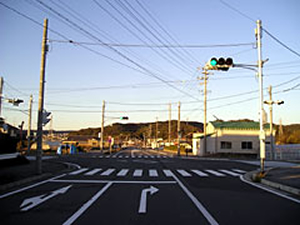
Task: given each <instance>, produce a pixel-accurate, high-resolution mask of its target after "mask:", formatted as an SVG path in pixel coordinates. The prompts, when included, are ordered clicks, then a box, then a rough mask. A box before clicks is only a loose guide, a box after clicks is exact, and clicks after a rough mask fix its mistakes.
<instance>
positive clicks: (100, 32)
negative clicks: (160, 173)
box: [0, 0, 300, 130]
mask: <svg viewBox="0 0 300 225" xmlns="http://www.w3.org/2000/svg"><path fill="white" fill-rule="evenodd" d="M0 2H2V3H4V4H6V5H7V6H9V7H11V8H13V9H15V10H17V11H18V12H20V13H22V14H24V15H26V16H28V17H30V18H32V19H34V20H35V21H37V22H39V23H43V19H44V18H48V19H49V28H50V29H52V30H54V31H56V32H59V33H60V34H62V35H63V36H64V37H66V38H67V39H68V40H73V41H75V42H81V43H82V42H88V43H94V44H99V43H100V42H99V41H103V42H105V43H109V44H123V45H142V47H141V46H140V47H132V46H131V47H128V46H125V47H124V46H122V47H120V46H114V47H113V48H114V49H116V50H117V51H118V52H119V53H121V54H122V56H121V55H120V54H118V53H116V51H114V50H112V49H109V48H107V47H105V46H101V45H86V44H80V45H78V44H77V45H74V44H69V43H61V42H58V41H63V40H64V39H63V38H62V37H61V36H59V35H57V34H56V33H54V32H52V31H51V30H50V31H49V37H48V39H49V40H50V43H49V47H50V48H49V52H48V54H47V65H46V84H45V88H46V91H45V108H46V109H47V110H48V111H51V112H52V114H53V117H54V119H53V127H54V129H58V130H64V129H80V128H87V127H99V126H100V124H101V108H102V101H103V100H105V101H106V116H107V118H106V121H105V123H106V125H107V124H111V123H114V122H120V120H118V119H116V118H117V117H119V116H129V119H130V120H129V121H123V122H149V121H155V120H156V117H158V119H159V120H164V121H165V120H167V119H168V104H169V103H172V119H177V102H178V101H181V103H182V105H181V109H182V112H181V119H182V120H189V121H200V122H202V121H203V111H202V109H203V101H202V100H203V95H202V92H201V90H203V86H201V85H200V83H201V81H200V80H198V79H197V77H201V71H199V70H198V69H197V68H198V67H201V66H203V65H204V64H205V62H206V61H208V60H209V59H210V58H211V57H212V56H217V57H219V56H224V57H227V56H231V57H232V58H233V59H234V62H235V63H246V64H255V63H256V62H257V50H256V49H255V48H253V46H251V45H244V46H239V47H226V48H225V47H208V45H217V44H238V43H254V42H255V35H254V29H255V27H256V24H255V20H257V19H260V20H262V24H263V27H264V28H265V29H266V30H267V31H269V32H270V33H271V34H272V35H274V36H275V37H276V38H278V39H279V40H280V41H282V42H283V43H285V44H286V45H287V46H289V47H290V48H291V49H293V50H295V51H296V52H298V53H299V52H300V41H299V40H300V39H299V37H300V29H299V28H300V26H299V21H300V16H299V9H300V2H299V1H297V0H277V1H271V0H253V1H240V0H224V1H220V0H202V1H199V0H186V1H179V0H176V1H174V0H172V1H171V0H164V1H161V0H152V1H146V0H138V2H139V3H140V4H138V3H137V1H136V0H127V1H125V0H121V1H120V0H110V1H106V0H98V1H97V2H98V5H97V4H96V3H95V2H94V1H93V0H84V1H83V0H78V1H71V0H65V1H61V0H51V1H50V0H49V1H43V2H45V4H46V6H48V7H50V8H51V10H54V11H55V12H58V13H59V15H55V12H54V11H51V10H49V8H46V7H45V5H42V4H41V3H39V1H35V0H22V1H19V0H18V1H17V0H10V1H3V0H0ZM108 2H109V3H110V4H111V5H109V4H108ZM226 4H228V5H230V6H232V7H234V9H237V10H239V12H237V11H235V10H233V9H232V8H230V7H228V6H226ZM99 6H102V7H103V8H104V9H105V10H106V11H104V10H103V9H101V8H100V7H99ZM130 6H131V7H132V8H134V9H135V11H133V9H132V8H130ZM141 6H143V7H144V9H146V10H148V11H147V12H150V13H151V15H152V16H153V17H154V18H155V21H156V22H158V23H159V24H160V26H161V27H163V28H164V30H167V31H168V34H169V35H167V34H166V33H165V32H164V31H163V30H162V29H161V27H159V26H158V25H157V24H156V23H155V22H154V20H152V19H151V17H149V16H148V14H147V13H146V12H145V11H144V10H143V8H141ZM113 7H115V9H117V10H118V11H116V10H115V9H114V8H113ZM126 7H127V8H126ZM129 9H130V10H129ZM70 10H72V12H76V15H77V17H73V16H72V14H68V12H70ZM107 12H109V13H110V15H109V14H108V13H107ZM130 12H131V13H132V14H134V15H135V17H131V16H132V14H130ZM137 13H139V14H137ZM61 15H62V16H63V17H60V16H61ZM73 15H74V14H73ZM78 15H80V18H79V19H80V20H78ZM141 16H142V17H141ZM86 19H87V20H86ZM116 20H118V21H120V22H122V25H121V24H119V23H118V22H117V21H116ZM253 20H254V21H253ZM69 21H72V24H73V27H72V25H69V24H68V23H69ZM82 21H83V22H84V23H83V22H82ZM129 21H130V22H129ZM139 21H140V23H139ZM141 23H142V24H143V25H142V24H141ZM74 24H76V25H75V26H77V25H78V26H80V29H83V30H84V32H82V30H78V29H76V27H74ZM133 24H134V26H133ZM77 28H78V27H77ZM156 31H158V34H157V33H156ZM133 33H134V34H135V35H133ZM0 34H1V35H0V76H2V77H3V78H4V93H3V94H4V98H6V99H7V98H21V99H23V100H24V101H25V102H24V103H23V104H21V105H20V106H19V107H14V106H12V105H10V104H9V103H7V102H4V103H3V104H2V116H3V117H4V118H5V119H6V120H7V122H9V123H11V124H13V125H18V124H20V123H21V121H24V122H25V126H27V115H26V112H24V111H23V112H21V111H18V110H27V109H28V100H29V96H30V94H33V96H34V105H33V110H34V111H33V112H34V114H33V127H34V128H36V121H37V106H38V104H37V103H38V89H39V76H40V72H39V71H40V60H41V39H42V27H41V26H39V25H37V24H35V23H33V22H32V21H29V20H28V19H25V18H24V17H22V16H20V15H18V14H16V13H15V12H12V11H11V10H9V9H7V8H6V7H4V6H3V5H0ZM152 34H154V35H155V36H153V35H152ZM171 38H172V39H171ZM157 39H160V41H159V40H157ZM262 41H263V58H264V59H267V58H268V59H269V61H268V62H267V63H266V64H265V66H264V87H265V88H267V87H268V86H269V85H273V86H274V88H273V92H274V95H273V99H274V100H284V101H285V104H284V105H281V106H276V105H275V106H274V122H275V123H279V120H280V119H282V121H283V123H284V124H291V123H300V116H299V111H300V105H299V97H300V95H299V94H300V92H299V89H300V86H297V85H298V84H299V83H300V69H299V68H298V67H299V66H300V57H299V56H297V55H296V54H293V53H292V52H291V51H289V50H287V49H285V48H284V47H283V46H281V45H279V44H278V43H276V41H274V40H273V39H272V38H271V37H270V36H268V35H267V34H266V33H263V39H262ZM145 44H146V45H156V46H157V45H162V44H164V45H170V44H171V45H178V44H180V45H194V47H193V48H184V50H183V49H182V48H169V49H167V48H149V47H145ZM195 45H196V46H198V47H197V48H196V47H195ZM202 45H204V46H206V48H200V46H202ZM82 46H83V47H88V48H89V49H90V50H91V51H89V50H87V49H86V48H83V47H82ZM95 51H96V52H97V53H95ZM100 54H103V55H105V56H107V57H110V58H111V59H113V60H117V61H118V62H121V63H122V64H125V65H126V66H124V65H121V64H120V63H118V62H116V61H112V60H110V59H108V58H105V57H103V56H101V55H100ZM123 56H125V57H123ZM128 60H129V61H128ZM133 61H134V64H133V63H132V62H133ZM128 66H130V67H131V68H128ZM132 68H134V69H132ZM144 68H146V69H147V71H148V72H144V73H141V72H139V71H141V70H143V69H144ZM137 70H139V71H137ZM145 73H146V74H145ZM154 76H155V77H156V78H155V77H154ZM157 77H158V78H159V79H157ZM162 80H164V81H167V82H168V83H169V85H167V84H165V83H164V82H163V81H162ZM170 85H171V86H170ZM173 87H176V89H174V88H173ZM291 88H292V89H291ZM208 90H209V94H208V120H214V119H215V118H214V116H213V115H215V116H216V117H218V118H220V119H223V120H232V119H242V118H249V119H253V120H257V121H258V106H259V103H258V80H257V79H256V77H255V72H254V71H251V70H244V69H238V68H232V69H230V70H229V71H228V72H218V71H214V74H213V75H210V78H209V83H208ZM251 91H255V92H254V93H250V94H245V93H247V92H251ZM185 93H188V95H186V94H185ZM264 93H265V94H266V96H265V98H266V99H267V98H268V95H267V90H265V91H264ZM226 96H229V97H228V98H224V97H226ZM197 99H198V100H197ZM117 103H118V104H117ZM119 103H121V104H119ZM265 110H266V111H267V112H268V107H267V106H265ZM121 122H122V121H121ZM46 129H48V126H47V127H46Z"/></svg>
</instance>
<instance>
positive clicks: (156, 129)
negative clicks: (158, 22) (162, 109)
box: [155, 117, 158, 148]
mask: <svg viewBox="0 0 300 225" xmlns="http://www.w3.org/2000/svg"><path fill="white" fill-rule="evenodd" d="M157 139H158V117H156V127H155V148H157V142H158V140H157Z"/></svg>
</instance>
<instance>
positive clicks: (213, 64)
mask: <svg viewBox="0 0 300 225" xmlns="http://www.w3.org/2000/svg"><path fill="white" fill-rule="evenodd" d="M217 64H218V60H217V59H216V58H212V59H211V60H210V65H211V66H216V65H217Z"/></svg>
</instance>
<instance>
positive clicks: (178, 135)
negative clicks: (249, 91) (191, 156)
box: [177, 102, 181, 156]
mask: <svg viewBox="0 0 300 225" xmlns="http://www.w3.org/2000/svg"><path fill="white" fill-rule="evenodd" d="M177 138H178V141H177V142H178V146H177V155H178V156H180V138H181V132H180V102H178V123H177Z"/></svg>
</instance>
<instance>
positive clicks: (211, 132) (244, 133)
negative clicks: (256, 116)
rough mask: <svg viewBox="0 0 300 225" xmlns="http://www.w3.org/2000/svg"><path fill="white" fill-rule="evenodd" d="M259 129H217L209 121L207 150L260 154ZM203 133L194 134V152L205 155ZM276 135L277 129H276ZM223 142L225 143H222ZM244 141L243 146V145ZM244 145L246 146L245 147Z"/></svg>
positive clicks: (209, 151)
mask: <svg viewBox="0 0 300 225" xmlns="http://www.w3.org/2000/svg"><path fill="white" fill-rule="evenodd" d="M259 133H260V131H259V130H251V129H249V130H242V129H219V128H218V129H215V127H214V126H213V125H212V124H211V123H209V124H208V126H207V135H208V136H207V142H206V143H207V152H208V153H210V154H216V153H239V154H258V153H259V149H260V144H259ZM269 134H270V132H269V131H266V142H270V138H269ZM202 136H203V134H202V133H199V134H194V135H193V154H194V155H200V156H201V155H203V152H204V149H203V142H204V141H203V138H200V137H202ZM274 136H275V131H274ZM222 142H223V143H222ZM242 142H244V143H243V146H242ZM229 146H230V148H229ZM243 147H244V148H243Z"/></svg>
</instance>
